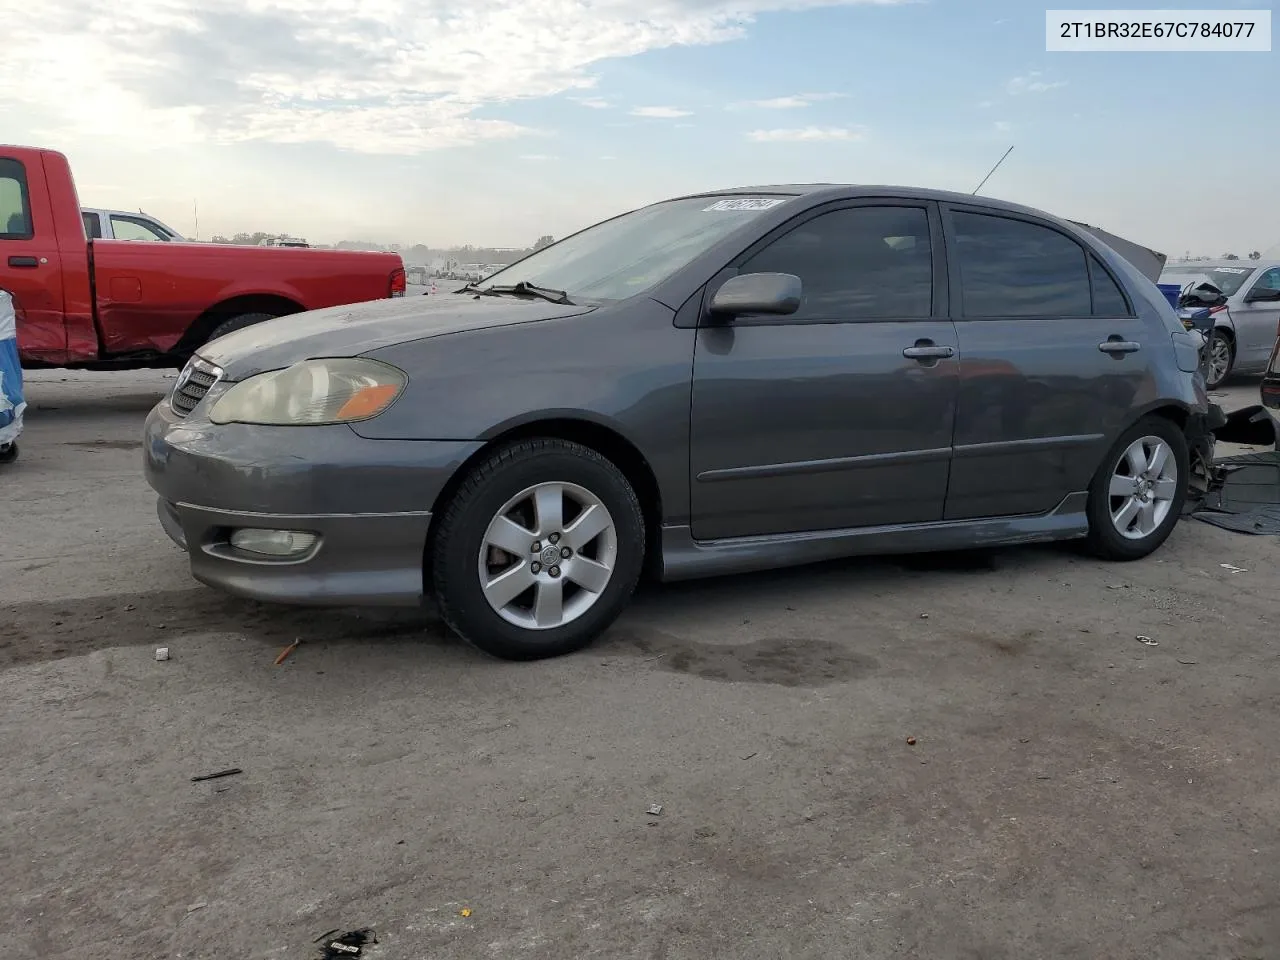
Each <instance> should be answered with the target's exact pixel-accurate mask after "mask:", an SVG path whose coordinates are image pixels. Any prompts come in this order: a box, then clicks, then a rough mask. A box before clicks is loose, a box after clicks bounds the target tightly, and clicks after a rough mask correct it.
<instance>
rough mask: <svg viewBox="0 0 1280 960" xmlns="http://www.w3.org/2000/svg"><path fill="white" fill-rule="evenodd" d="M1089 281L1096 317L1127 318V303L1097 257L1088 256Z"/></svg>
mask: <svg viewBox="0 0 1280 960" xmlns="http://www.w3.org/2000/svg"><path fill="white" fill-rule="evenodd" d="M1089 279H1090V281H1091V283H1092V285H1093V314H1094V316H1097V317H1127V316H1129V312H1130V311H1129V301H1128V300H1126V299H1125V297H1124V294H1123V293H1121V292H1120V288H1119V287H1118V286H1116V282H1115V280H1113V279H1111V274H1109V273H1108V272H1107V269H1106V267H1104V266H1103V265H1102V262H1101V261H1100V260H1098V258H1097V257H1095V256H1093V255H1092V254H1090V256H1089Z"/></svg>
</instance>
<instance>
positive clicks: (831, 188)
mask: <svg viewBox="0 0 1280 960" xmlns="http://www.w3.org/2000/svg"><path fill="white" fill-rule="evenodd" d="M761 194H783V195H789V196H794V197H807V198H809V199H812V200H814V201H827V200H853V199H858V198H860V197H893V198H895V199H902V200H939V201H943V202H947V203H965V204H970V205H977V206H983V207H990V208H993V209H997V210H1005V211H1008V212H1010V213H1024V214H1028V215H1031V216H1036V217H1045V218H1048V219H1050V220H1057V221H1060V222H1061V221H1064V219H1065V218H1063V217H1059V216H1056V215H1055V214H1051V213H1048V212H1046V211H1044V210H1037V209H1036V208H1035V207H1028V206H1024V205H1022V204H1019V203H1010V202H1009V201H1008V200H997V199H995V198H993V197H983V196H977V195H975V194H971V193H957V192H955V191H953V190H935V189H932V188H929V187H906V186H897V185H894V184H861V183H781V184H776V183H775V184H764V185H756V186H748V187H726V188H724V189H720V190H704V191H701V192H699V193H689V194H685V195H684V196H682V197H672V198H671V199H673V200H684V199H686V198H692V197H731V196H743V195H754V196H759V195H761Z"/></svg>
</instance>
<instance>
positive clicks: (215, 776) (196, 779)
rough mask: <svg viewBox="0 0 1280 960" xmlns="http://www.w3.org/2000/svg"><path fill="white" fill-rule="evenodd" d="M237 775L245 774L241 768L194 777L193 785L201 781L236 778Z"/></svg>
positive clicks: (192, 779)
mask: <svg viewBox="0 0 1280 960" xmlns="http://www.w3.org/2000/svg"><path fill="white" fill-rule="evenodd" d="M237 773H244V771H243V770H241V769H240V768H239V767H231V768H230V769H228V770H219V771H218V772H217V773H204V774H201V775H200V776H198V777H192V778H191V782H192V783H199V782H200V781H201V780H217V779H219V778H221V777H234V776H235V775H236V774H237Z"/></svg>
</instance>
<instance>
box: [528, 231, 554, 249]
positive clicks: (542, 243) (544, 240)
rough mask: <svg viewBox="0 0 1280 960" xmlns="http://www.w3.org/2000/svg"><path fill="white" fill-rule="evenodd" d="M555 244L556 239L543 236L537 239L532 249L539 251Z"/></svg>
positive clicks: (546, 235)
mask: <svg viewBox="0 0 1280 960" xmlns="http://www.w3.org/2000/svg"><path fill="white" fill-rule="evenodd" d="M555 242H556V238H555V237H553V236H551V235H550V234H545V235H544V236H541V237H539V238H538V242H537V243H535V244H534V245H533V249H535V250H541V249H542V248H543V247H549V246H551V245H552V244H553V243H555Z"/></svg>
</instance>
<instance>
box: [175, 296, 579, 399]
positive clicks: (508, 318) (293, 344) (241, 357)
mask: <svg viewBox="0 0 1280 960" xmlns="http://www.w3.org/2000/svg"><path fill="white" fill-rule="evenodd" d="M594 309H596V308H595V306H593V305H589V304H576V305H572V304H559V303H549V302H547V301H545V300H532V299H518V298H516V297H477V296H474V295H472V294H447V293H446V294H437V295H433V296H419V297H397V298H395V299H389V300H374V301H371V302H369V303H357V304H352V305H350V306H345V307H329V308H327V309H324V310H313V311H311V312H309V313H295V314H292V315H290V316H287V317H277V318H276V319H274V320H267V321H264V322H263V323H257V324H254V325H253V326H251V327H246V328H245V329H243V330H237V331H236V332H235V333H229V334H227V335H226V336H225V337H219V338H218V339H217V340H214V341H212V342H211V343H207V344H205V345H204V346H203V347H201V348H200V350H199V351H198V353H199V354H200V356H201V357H203V358H204V359H205V360H208V361H209V362H210V363H215V364H217V365H218V366H219V367H222V369H223V370H224V371H225V372H226V377H227V379H228V380H243V379H244V378H245V377H251V376H253V375H254V374H258V373H263V372H265V371H267V370H279V369H280V368H281V367H287V366H289V365H290V364H292V363H297V362H298V361H300V360H309V359H312V358H314V357H354V356H358V355H360V354H362V353H368V352H369V351H370V350H377V349H378V348H380V347H390V346H394V345H395V344H398V343H407V342H409V341H411V340H421V339H424V338H427V337H442V336H444V335H445V334H449V333H461V332H464V331H467V330H480V329H484V328H486V327H505V326H510V325H512V324H517V323H532V322H535V321H538V320H554V319H558V318H561V317H572V316H577V315H579V314H583V313H590V312H591V311H592V310H594Z"/></svg>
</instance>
